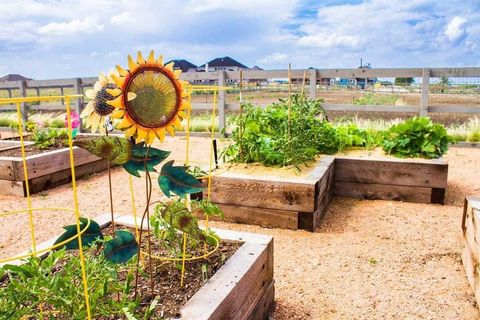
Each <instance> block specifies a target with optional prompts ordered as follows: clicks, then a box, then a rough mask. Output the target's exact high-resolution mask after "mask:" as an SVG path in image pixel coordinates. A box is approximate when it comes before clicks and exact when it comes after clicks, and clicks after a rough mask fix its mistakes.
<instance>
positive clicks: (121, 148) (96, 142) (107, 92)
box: [67, 51, 204, 290]
mask: <svg viewBox="0 0 480 320" xmlns="http://www.w3.org/2000/svg"><path fill="white" fill-rule="evenodd" d="M117 71H118V73H110V74H108V75H107V76H105V75H103V74H100V76H99V80H98V81H97V82H96V83H95V86H94V88H93V90H89V91H87V93H86V96H87V97H89V98H91V99H92V100H91V101H90V102H89V103H88V104H87V106H86V108H85V110H83V112H82V114H81V117H82V118H83V119H84V121H85V127H86V128H91V131H92V132H96V131H97V129H98V128H102V127H103V128H104V130H103V133H104V134H105V135H104V136H100V137H98V136H97V137H90V138H88V139H82V140H81V141H78V142H76V145H77V146H80V147H82V148H84V149H86V150H88V151H89V152H91V153H93V154H95V155H96V156H98V157H100V158H103V159H106V160H107V161H108V163H109V164H113V165H122V166H123V168H124V169H125V170H126V171H127V172H128V173H129V174H131V175H132V176H135V177H141V172H145V179H146V183H145V189H146V203H145V211H144V213H143V215H142V222H141V223H140V225H143V221H144V219H145V218H146V219H147V221H149V220H150V213H149V207H150V204H151V196H152V179H151V173H152V172H154V173H156V174H158V185H159V188H160V190H161V191H162V192H163V194H165V196H167V197H168V198H170V197H172V196H178V197H180V198H185V197H186V196H187V195H188V194H192V193H198V192H201V191H202V190H203V189H204V185H203V183H202V182H200V181H199V180H197V179H196V178H195V177H194V176H193V175H191V174H190V173H188V171H187V169H188V168H187V167H185V166H175V165H174V161H173V160H172V161H168V162H166V163H164V165H163V166H162V168H160V169H159V170H157V168H156V167H157V166H158V165H159V164H160V163H162V162H164V161H165V160H166V159H167V158H168V156H169V155H170V152H169V151H164V150H160V149H157V148H154V147H152V143H153V142H154V141H156V140H158V141H159V142H162V141H164V139H165V136H166V132H168V133H169V134H170V135H172V136H173V135H174V134H175V129H180V128H181V125H180V123H181V120H182V119H184V118H185V117H186V116H187V113H186V111H188V110H189V108H190V105H189V103H188V102H187V98H188V96H189V91H187V90H186V86H187V85H188V83H187V82H185V81H182V80H179V76H180V73H181V71H179V70H174V69H173V63H169V64H167V65H164V64H163V58H162V56H159V57H158V58H157V59H155V55H154V52H153V51H151V52H150V54H149V55H148V58H147V59H144V58H143V56H142V54H141V53H140V52H138V55H137V59H136V60H134V59H133V58H132V57H131V56H128V70H127V69H123V68H122V67H120V66H118V65H117ZM110 119H114V121H113V123H112V121H111V120H110ZM113 127H115V128H116V129H120V130H122V131H123V132H124V134H125V137H118V136H109V135H108V132H110V131H111V130H112V129H113ZM100 132H101V131H100ZM101 133H102V132H101ZM109 178H110V177H109ZM110 191H111V184H110ZM111 198H112V197H111ZM111 209H112V217H113V203H112V201H111ZM112 222H113V221H112ZM114 226H115V224H114V222H113V227H114ZM147 226H148V227H147V232H148V237H147V238H148V241H150V229H149V224H147ZM70 229H72V228H68V229H67V231H69V232H74V230H73V229H72V230H70ZM114 230H115V229H114ZM141 231H142V230H141V229H140V234H139V238H138V243H137V242H136V239H135V237H133V235H131V236H130V235H128V234H127V233H128V232H127V231H116V232H113V234H112V236H113V239H112V240H110V241H109V242H108V243H105V244H104V248H105V249H104V251H105V256H106V257H107V258H108V259H110V260H111V261H112V262H122V263H123V262H126V261H128V260H129V259H130V258H131V257H133V256H134V255H139V253H140V247H141V241H142V232H141ZM86 243H91V242H87V241H86ZM126 244H128V245H126ZM150 247H151V246H148V248H150ZM149 260H150V272H153V269H152V265H151V254H150V252H149ZM137 261H138V263H139V261H140V259H138V260H137ZM137 267H138V264H137ZM137 279H138V268H137ZM151 279H152V290H153V277H151Z"/></svg>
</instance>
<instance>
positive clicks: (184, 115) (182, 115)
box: [177, 111, 187, 119]
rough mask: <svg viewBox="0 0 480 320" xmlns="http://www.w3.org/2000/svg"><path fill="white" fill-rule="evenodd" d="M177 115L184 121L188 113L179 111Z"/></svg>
mask: <svg viewBox="0 0 480 320" xmlns="http://www.w3.org/2000/svg"><path fill="white" fill-rule="evenodd" d="M177 115H178V116H179V117H180V118H182V119H185V118H186V117H187V113H186V112H185V111H178V113H177Z"/></svg>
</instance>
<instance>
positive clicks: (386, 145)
mask: <svg viewBox="0 0 480 320" xmlns="http://www.w3.org/2000/svg"><path fill="white" fill-rule="evenodd" d="M451 141H453V139H452V138H450V137H449V136H448V134H447V130H446V129H445V128H444V127H443V126H442V125H441V124H437V123H433V122H432V121H431V120H430V119H429V118H423V117H413V118H411V119H408V120H407V121H405V122H403V123H399V124H397V125H394V126H392V127H391V128H390V129H389V130H388V131H387V132H386V135H385V140H384V141H383V150H384V151H385V152H387V153H389V154H393V155H395V156H397V157H423V158H429V159H430V158H438V157H440V156H442V155H443V154H445V153H446V152H447V150H448V143H449V142H451Z"/></svg>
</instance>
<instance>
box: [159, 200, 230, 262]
mask: <svg viewBox="0 0 480 320" xmlns="http://www.w3.org/2000/svg"><path fill="white" fill-rule="evenodd" d="M196 214H205V215H207V216H218V217H223V212H222V211H221V210H220V208H218V207H217V206H216V205H215V204H213V203H211V202H210V201H209V200H192V201H191V210H190V209H189V208H187V206H186V205H185V203H184V201H175V200H174V201H170V202H167V203H160V204H158V205H157V206H156V207H155V212H154V214H153V215H152V217H151V218H150V224H151V225H152V228H153V234H154V235H155V236H156V237H157V238H158V239H160V240H161V241H160V245H161V246H163V247H164V248H165V249H166V250H167V251H168V252H169V253H170V254H171V255H172V256H174V257H179V256H180V255H181V254H182V244H183V241H182V237H181V236H179V232H181V233H186V234H187V235H188V239H189V241H188V249H189V250H191V249H194V248H196V247H197V246H198V244H199V243H205V242H206V243H208V244H210V245H215V244H217V243H218V242H219V241H220V239H219V238H218V237H217V236H216V235H215V234H214V233H213V232H212V231H211V230H202V229H200V227H199V226H198V218H197V217H196Z"/></svg>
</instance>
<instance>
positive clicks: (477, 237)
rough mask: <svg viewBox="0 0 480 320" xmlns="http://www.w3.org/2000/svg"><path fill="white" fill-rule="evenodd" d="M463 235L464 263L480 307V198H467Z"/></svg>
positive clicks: (464, 209) (461, 239) (464, 210)
mask: <svg viewBox="0 0 480 320" xmlns="http://www.w3.org/2000/svg"><path fill="white" fill-rule="evenodd" d="M462 233H463V236H462V237H461V238H460V241H461V246H462V262H463V266H464V267H465V271H466V273H467V279H468V282H469V283H470V286H471V287H472V289H473V292H474V294H475V299H476V300H477V305H480V269H479V263H480V197H467V198H465V205H464V208H463V217H462Z"/></svg>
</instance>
